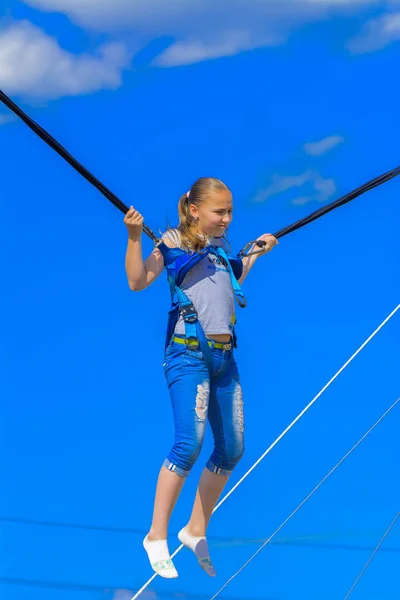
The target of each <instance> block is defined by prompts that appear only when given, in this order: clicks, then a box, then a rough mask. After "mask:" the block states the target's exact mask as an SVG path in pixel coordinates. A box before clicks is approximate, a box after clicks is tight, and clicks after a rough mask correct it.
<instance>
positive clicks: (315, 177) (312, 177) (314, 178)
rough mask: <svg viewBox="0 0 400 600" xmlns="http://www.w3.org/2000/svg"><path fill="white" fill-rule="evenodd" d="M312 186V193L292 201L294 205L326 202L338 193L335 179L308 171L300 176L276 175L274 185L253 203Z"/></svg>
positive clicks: (261, 191)
mask: <svg viewBox="0 0 400 600" xmlns="http://www.w3.org/2000/svg"><path fill="white" fill-rule="evenodd" d="M306 185H307V186H308V187H310V186H311V193H306V194H302V195H301V196H298V197H296V198H294V199H293V200H292V204H297V205H301V204H307V203H308V202H315V201H316V202H326V201H327V200H329V199H330V198H331V197H332V196H333V194H334V193H335V192H336V184H335V181H334V180H333V179H325V178H324V177H322V175H321V174H320V173H318V172H317V171H314V170H312V169H308V170H307V171H305V172H304V173H301V174H300V175H274V177H273V180H272V183H271V184H270V185H269V186H268V187H267V188H264V189H262V190H260V191H259V192H258V193H257V195H256V196H255V198H254V199H253V202H265V201H266V200H268V199H269V198H272V197H273V196H277V195H278V194H282V193H283V192H287V191H288V190H291V189H294V188H304V187H305V186H306Z"/></svg>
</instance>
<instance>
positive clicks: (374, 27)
mask: <svg viewBox="0 0 400 600" xmlns="http://www.w3.org/2000/svg"><path fill="white" fill-rule="evenodd" d="M398 40H400V13H399V12H397V13H389V14H386V15H383V16H381V17H378V18H376V19H371V20H370V21H368V22H367V23H366V24H365V25H364V26H363V28H362V30H361V32H360V34H359V35H358V36H356V37H355V38H354V39H353V40H351V41H350V42H349V43H348V44H347V47H348V49H349V50H350V51H351V52H353V53H354V54H362V53H366V52H373V51H375V50H381V49H382V48H385V47H386V46H388V45H389V44H390V43H392V42H395V41H398Z"/></svg>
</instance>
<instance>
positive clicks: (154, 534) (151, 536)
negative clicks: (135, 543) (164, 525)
mask: <svg viewBox="0 0 400 600" xmlns="http://www.w3.org/2000/svg"><path fill="white" fill-rule="evenodd" d="M147 539H148V540H149V542H156V541H157V540H166V539H167V534H166V533H163V532H159V531H156V530H155V529H150V531H149V533H148V534H147Z"/></svg>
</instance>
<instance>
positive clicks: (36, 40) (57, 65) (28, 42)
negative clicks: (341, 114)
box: [0, 21, 130, 98]
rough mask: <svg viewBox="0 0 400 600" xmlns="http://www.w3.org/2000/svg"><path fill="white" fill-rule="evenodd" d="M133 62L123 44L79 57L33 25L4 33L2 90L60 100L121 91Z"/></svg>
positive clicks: (0, 57) (23, 24) (0, 72)
mask: <svg viewBox="0 0 400 600" xmlns="http://www.w3.org/2000/svg"><path fill="white" fill-rule="evenodd" d="M129 62H130V60H129V57H128V54H127V51H126V49H125V47H124V46H123V45H122V44H120V43H112V44H108V45H105V46H103V47H101V48H99V50H98V52H97V55H93V56H91V55H89V54H82V55H75V54H71V53H69V52H67V51H65V50H63V49H62V48H61V47H60V46H59V45H58V42H57V41H56V40H55V39H54V38H52V37H50V36H49V35H47V34H46V33H45V32H43V31H42V30H41V29H39V28H38V27H35V26H34V25H32V23H30V22H29V21H17V22H14V23H12V24H11V25H9V26H7V27H6V28H3V29H0V87H4V89H5V90H7V92H9V93H16V94H26V95H29V96H36V97H39V98H57V97H60V96H72V95H77V94H83V93H90V92H95V91H97V90H99V89H103V88H111V89H113V88H118V87H119V86H120V85H121V83H122V71H123V69H124V68H126V67H127V66H128V65H129Z"/></svg>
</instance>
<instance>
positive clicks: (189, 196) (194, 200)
mask: <svg viewBox="0 0 400 600" xmlns="http://www.w3.org/2000/svg"><path fill="white" fill-rule="evenodd" d="M223 190H229V188H228V186H227V185H226V184H225V183H224V182H223V181H221V180H220V179H216V178H215V177H200V178H199V179H197V181H195V182H194V184H193V185H192V187H191V188H190V190H189V192H187V193H185V194H183V195H182V196H181V197H180V200H179V203H178V216H179V225H178V227H177V230H178V232H179V234H180V246H181V247H182V248H183V249H185V250H188V251H195V252H198V251H200V250H203V248H205V247H206V245H207V240H208V235H207V234H206V233H205V232H201V231H199V230H198V226H197V224H196V220H195V219H194V218H193V217H192V215H191V213H190V205H191V204H193V205H194V206H196V207H197V208H199V207H200V206H201V205H202V204H203V203H204V202H205V201H206V200H207V199H208V198H209V196H210V194H212V192H217V191H223Z"/></svg>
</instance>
